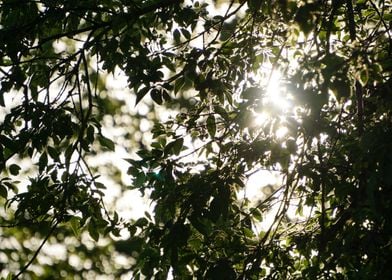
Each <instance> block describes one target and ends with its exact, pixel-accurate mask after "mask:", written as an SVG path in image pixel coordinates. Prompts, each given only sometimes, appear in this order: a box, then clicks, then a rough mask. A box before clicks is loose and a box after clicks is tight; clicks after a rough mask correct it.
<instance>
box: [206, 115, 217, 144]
mask: <svg viewBox="0 0 392 280" xmlns="http://www.w3.org/2000/svg"><path fill="white" fill-rule="evenodd" d="M207 130H208V134H210V136H211V137H212V138H214V137H215V133H216V123H215V117H214V115H209V116H208V118H207Z"/></svg>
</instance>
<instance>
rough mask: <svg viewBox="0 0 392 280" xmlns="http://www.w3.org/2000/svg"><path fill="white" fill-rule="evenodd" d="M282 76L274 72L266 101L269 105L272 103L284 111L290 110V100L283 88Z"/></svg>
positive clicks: (268, 86) (269, 83)
mask: <svg viewBox="0 0 392 280" xmlns="http://www.w3.org/2000/svg"><path fill="white" fill-rule="evenodd" d="M282 78H283V77H282V74H281V73H280V72H279V71H274V72H273V73H272V75H271V77H270V79H269V82H268V85H267V91H266V99H267V102H268V103H270V104H271V103H272V104H273V105H275V106H277V107H278V108H279V109H281V110H282V111H286V110H287V109H289V108H290V105H291V104H290V100H289V98H288V97H289V96H288V95H287V92H285V89H284V88H283V86H282V83H281V80H282Z"/></svg>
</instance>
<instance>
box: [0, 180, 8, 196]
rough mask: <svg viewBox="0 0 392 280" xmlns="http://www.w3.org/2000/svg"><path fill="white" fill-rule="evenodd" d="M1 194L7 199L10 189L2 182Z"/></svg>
mask: <svg viewBox="0 0 392 280" xmlns="http://www.w3.org/2000/svg"><path fill="white" fill-rule="evenodd" d="M0 196H1V197H3V198H5V199H7V196H8V191H7V188H6V187H4V186H3V185H2V184H0Z"/></svg>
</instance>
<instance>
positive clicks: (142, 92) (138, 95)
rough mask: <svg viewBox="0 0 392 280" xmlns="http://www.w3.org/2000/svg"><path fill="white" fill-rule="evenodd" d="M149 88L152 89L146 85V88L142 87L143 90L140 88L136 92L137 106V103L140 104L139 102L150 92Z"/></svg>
mask: <svg viewBox="0 0 392 280" xmlns="http://www.w3.org/2000/svg"><path fill="white" fill-rule="evenodd" d="M149 90H150V88H149V87H144V88H142V89H141V90H139V91H138V92H137V93H136V102H135V106H136V105H137V104H139V102H140V101H141V100H142V99H143V97H144V96H145V95H146V94H147V93H148V91H149Z"/></svg>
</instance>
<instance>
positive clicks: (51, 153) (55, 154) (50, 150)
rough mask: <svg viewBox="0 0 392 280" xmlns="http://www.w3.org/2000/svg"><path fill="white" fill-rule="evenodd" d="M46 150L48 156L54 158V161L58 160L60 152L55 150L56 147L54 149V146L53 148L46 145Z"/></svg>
mask: <svg viewBox="0 0 392 280" xmlns="http://www.w3.org/2000/svg"><path fill="white" fill-rule="evenodd" d="M47 150H48V154H49V156H50V157H51V158H52V159H53V160H54V161H56V162H58V161H60V157H59V156H60V152H59V151H58V150H57V149H55V148H53V147H51V146H48V147H47Z"/></svg>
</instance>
